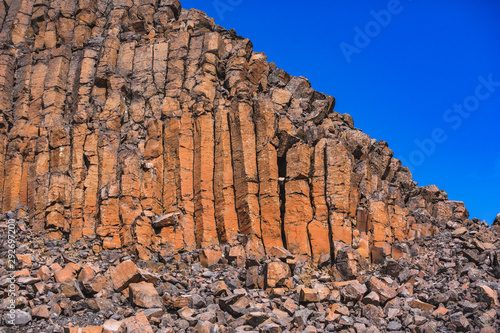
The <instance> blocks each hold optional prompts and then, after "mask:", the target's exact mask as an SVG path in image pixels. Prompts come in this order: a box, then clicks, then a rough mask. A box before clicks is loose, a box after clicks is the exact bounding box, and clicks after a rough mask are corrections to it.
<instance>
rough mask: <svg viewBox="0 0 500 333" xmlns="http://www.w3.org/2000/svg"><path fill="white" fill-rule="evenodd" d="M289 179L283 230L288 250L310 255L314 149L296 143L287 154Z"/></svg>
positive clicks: (297, 253)
mask: <svg viewBox="0 0 500 333" xmlns="http://www.w3.org/2000/svg"><path fill="white" fill-rule="evenodd" d="M286 162H287V164H286V165H287V170H286V175H287V180H286V183H285V193H286V205H285V220H284V229H285V234H286V243H287V249H288V250H289V251H290V252H291V253H293V254H295V255H307V256H310V255H311V243H310V239H309V234H308V230H307V227H308V224H309V223H310V222H311V221H312V219H313V209H312V206H311V198H310V193H309V191H310V189H309V172H310V169H311V148H310V147H309V146H308V145H307V144H305V143H296V144H295V145H294V146H293V147H292V148H290V149H289V150H288V152H287V155H286Z"/></svg>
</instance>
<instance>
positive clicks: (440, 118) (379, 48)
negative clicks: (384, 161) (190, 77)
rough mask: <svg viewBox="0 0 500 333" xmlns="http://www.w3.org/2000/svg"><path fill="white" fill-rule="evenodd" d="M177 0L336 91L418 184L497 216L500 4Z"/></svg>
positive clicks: (345, 108) (465, 0)
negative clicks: (442, 192) (439, 189)
mask: <svg viewBox="0 0 500 333" xmlns="http://www.w3.org/2000/svg"><path fill="white" fill-rule="evenodd" d="M181 2H182V5H183V7H184V8H197V9H200V10H203V11H204V12H206V13H207V14H208V15H210V16H212V17H214V18H215V21H216V23H217V24H219V25H221V26H223V27H225V28H227V29H232V28H234V29H235V30H236V32H237V33H238V34H239V35H241V36H244V37H247V38H249V39H251V40H252V42H253V45H254V50H255V51H259V52H265V53H266V54H267V56H268V60H269V61H273V62H274V63H276V65H277V66H278V67H280V68H283V69H284V70H286V71H287V72H289V73H290V74H292V75H296V76H304V77H307V78H308V79H309V80H310V81H311V83H312V85H313V88H314V89H316V90H318V91H321V92H324V93H327V94H329V95H332V96H334V97H335V98H336V100H337V105H336V107H335V110H336V111H337V112H340V113H349V114H351V115H352V116H353V118H354V122H355V126H356V127H358V128H360V129H362V130H363V131H364V132H366V133H367V134H369V135H370V136H372V137H373V138H376V139H378V140H384V141H387V142H388V143H389V147H390V148H391V149H392V150H393V151H394V153H395V157H397V158H400V159H402V160H404V164H405V165H407V166H409V167H410V169H411V171H412V173H413V178H414V179H415V181H417V182H418V183H419V185H422V186H423V185H430V184H435V185H437V186H438V187H439V188H441V189H444V190H445V191H446V192H447V193H448V196H449V197H450V199H451V200H460V201H464V202H465V204H466V207H467V208H468V210H469V212H470V215H471V218H472V217H478V218H480V219H482V220H486V221H487V222H488V223H491V222H493V219H494V218H495V216H496V215H497V214H498V213H500V134H499V132H500V131H499V130H500V38H499V34H500V19H499V18H500V1H498V0H482V1H474V0H460V1H455V0H453V1H452V0H447V1H435V0H413V1H410V0H400V1H394V0H391V1H388V0H384V1H373V0H370V1H368V0H365V1H359V0H358V1H356V0H353V1H348V0H342V1H340V0H337V1H331V0H324V1H314V0H311V1H303V0H301V1H298V0H291V1H269V0H268V1H260V0H252V1H250V0H215V1H212V0H209V1H207V0H203V1H201V0H181ZM388 13H389V14H390V16H389V15H388ZM376 18H377V19H376ZM360 31H361V32H360ZM488 81H490V82H489V83H488ZM491 81H493V82H491Z"/></svg>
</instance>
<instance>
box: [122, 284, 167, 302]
mask: <svg viewBox="0 0 500 333" xmlns="http://www.w3.org/2000/svg"><path fill="white" fill-rule="evenodd" d="M129 289H130V299H131V301H132V303H133V304H135V305H137V306H140V307H142V308H146V309H150V308H161V307H162V305H163V303H162V300H161V297H160V295H158V292H157V291H156V289H155V287H154V285H153V284H152V283H148V282H144V281H143V282H139V283H131V284H130V285H129Z"/></svg>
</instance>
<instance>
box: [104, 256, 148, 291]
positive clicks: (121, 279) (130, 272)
mask: <svg viewBox="0 0 500 333" xmlns="http://www.w3.org/2000/svg"><path fill="white" fill-rule="evenodd" d="M110 275H111V281H112V282H113V287H114V289H115V290H116V291H122V290H124V289H125V288H127V287H128V286H129V284H131V283H136V282H139V281H140V280H141V274H140V271H139V268H138V267H137V266H136V265H135V264H134V263H133V262H132V261H130V260H128V261H124V262H122V263H120V264H118V266H116V267H114V268H112V269H111V270H110Z"/></svg>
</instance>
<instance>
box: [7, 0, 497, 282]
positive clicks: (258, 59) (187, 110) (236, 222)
mask: <svg viewBox="0 0 500 333" xmlns="http://www.w3.org/2000/svg"><path fill="white" fill-rule="evenodd" d="M108 7H109V8H108ZM0 25H1V26H2V31H1V32H0V35H1V38H0V40H1V42H2V45H4V46H5V47H4V48H3V49H2V52H1V53H0V110H2V111H1V114H0V195H1V198H2V199H1V210H2V213H6V212H9V211H13V210H15V209H16V207H18V206H19V205H22V206H24V207H27V212H26V214H27V216H32V217H33V218H32V219H30V220H32V221H33V225H32V226H31V225H30V228H31V227H32V228H33V230H34V231H36V232H42V231H45V235H46V237H47V238H50V239H64V240H68V241H70V242H71V243H75V242H79V241H80V240H82V239H83V240H85V239H95V241H96V242H97V243H98V246H99V249H101V250H103V251H106V250H115V249H120V250H124V251H129V252H132V253H133V254H135V255H137V256H138V257H139V258H141V259H143V260H149V259H151V258H153V257H154V255H155V252H158V251H160V250H161V251H166V252H167V253H170V254H175V253H177V252H179V251H191V250H194V249H196V248H203V247H209V246H213V245H218V244H225V243H230V244H234V243H236V242H238V241H240V240H239V239H238V235H239V234H242V235H244V236H245V237H244V238H245V241H244V242H243V243H244V244H242V245H243V246H244V247H245V251H246V256H247V258H252V259H251V260H254V262H255V260H260V259H262V258H263V257H264V256H265V255H267V254H268V253H267V251H269V249H271V248H273V247H275V246H278V247H279V246H281V247H284V248H285V249H287V250H288V251H290V252H291V253H292V254H294V255H296V256H297V257H298V258H299V259H301V260H302V259H304V258H306V257H311V258H312V259H313V261H314V262H318V260H319V258H320V256H321V255H322V253H330V254H331V255H332V257H333V258H332V261H333V262H334V261H335V260H336V258H334V257H335V256H334V254H335V253H337V252H338V250H339V249H340V248H341V246H343V245H350V246H352V247H353V248H354V249H356V251H358V253H359V254H360V255H361V257H363V258H365V259H366V260H369V261H370V260H371V261H372V262H376V263H381V262H383V261H384V260H385V258H387V257H390V256H392V257H394V258H401V257H405V256H408V255H409V253H407V252H404V251H400V248H398V246H399V243H400V242H404V241H405V240H407V239H411V238H422V237H426V236H432V235H434V234H435V233H436V232H438V225H440V224H443V223H447V222H450V221H451V222H453V223H458V224H464V225H463V226H462V227H465V225H466V224H465V222H466V221H468V220H467V219H468V212H467V210H466V209H465V206H464V204H463V203H461V202H457V201H451V200H449V199H448V197H447V195H446V193H445V192H444V191H442V190H439V189H438V188H437V187H436V186H426V187H420V188H419V187H417V185H416V183H415V182H413V181H412V179H411V174H410V172H409V170H408V169H407V168H405V167H404V166H402V164H401V162H400V161H398V160H397V159H395V158H393V156H394V153H393V152H392V150H391V149H390V148H389V146H388V144H387V143H386V142H384V141H376V140H372V139H371V138H370V137H369V136H368V135H366V134H364V133H363V132H361V131H360V130H358V129H356V128H354V122H353V119H352V117H351V116H349V115H348V114H339V113H337V112H336V111H334V110H333V109H334V107H335V99H334V98H333V97H331V96H326V95H324V94H323V93H320V92H317V91H315V90H314V89H313V88H312V86H311V83H310V82H309V81H308V80H307V79H305V78H302V77H294V76H291V75H289V74H287V73H286V72H285V71H283V70H281V69H278V68H277V67H276V65H275V64H274V63H271V62H269V61H268V60H267V57H266V56H265V55H264V54H263V53H260V52H254V51H253V47H252V43H251V42H250V41H249V40H248V39H244V38H239V37H236V35H234V34H233V33H232V32H229V31H226V30H224V29H223V28H220V27H219V26H216V25H215V22H214V20H213V19H211V18H209V17H207V16H206V15H205V14H204V13H202V12H201V11H197V10H187V9H182V8H181V5H180V2H179V1H171V0H169V1H160V2H159V3H157V4H156V3H153V2H151V1H149V0H148V1H131V0H123V1H118V2H116V3H113V5H112V6H111V5H110V6H107V5H105V4H104V3H101V2H99V1H97V2H96V1H83V2H82V1H80V2H77V1H75V0H69V1H63V2H62V3H59V2H57V3H54V4H52V3H46V1H45V2H44V1H41V2H40V1H33V0H29V1H28V0H26V1H24V0H23V1H4V2H0ZM30 223H31V222H30ZM460 233H461V231H460ZM464 235H465V233H463V234H460V235H459V233H458V231H457V232H455V237H462V236H464ZM482 243H484V244H492V245H485V246H482V247H481V246H480V248H481V249H482V250H483V251H487V250H493V247H494V245H495V244H494V243H491V242H482ZM341 244H342V245H341ZM95 245H97V244H95ZM22 256H24V254H21V256H20V257H19V261H21V262H22V265H23V266H26V267H28V266H29V261H28V258H27V257H26V258H24V257H22ZM213 263H214V262H211V263H210V264H213ZM65 269H66V268H65ZM86 273H88V270H86ZM63 275H65V276H66V277H63ZM71 276H72V274H71V273H70V272H68V271H67V270H66V271H64V272H62V273H59V274H58V276H56V279H58V280H59V281H62V280H64V279H66V278H67V277H71ZM43 278H44V279H46V278H47V274H43ZM87 278H88V277H83V275H82V279H83V280H86V279H87ZM125 284H126V283H125ZM122 287H123V286H121V287H120V288H122Z"/></svg>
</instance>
